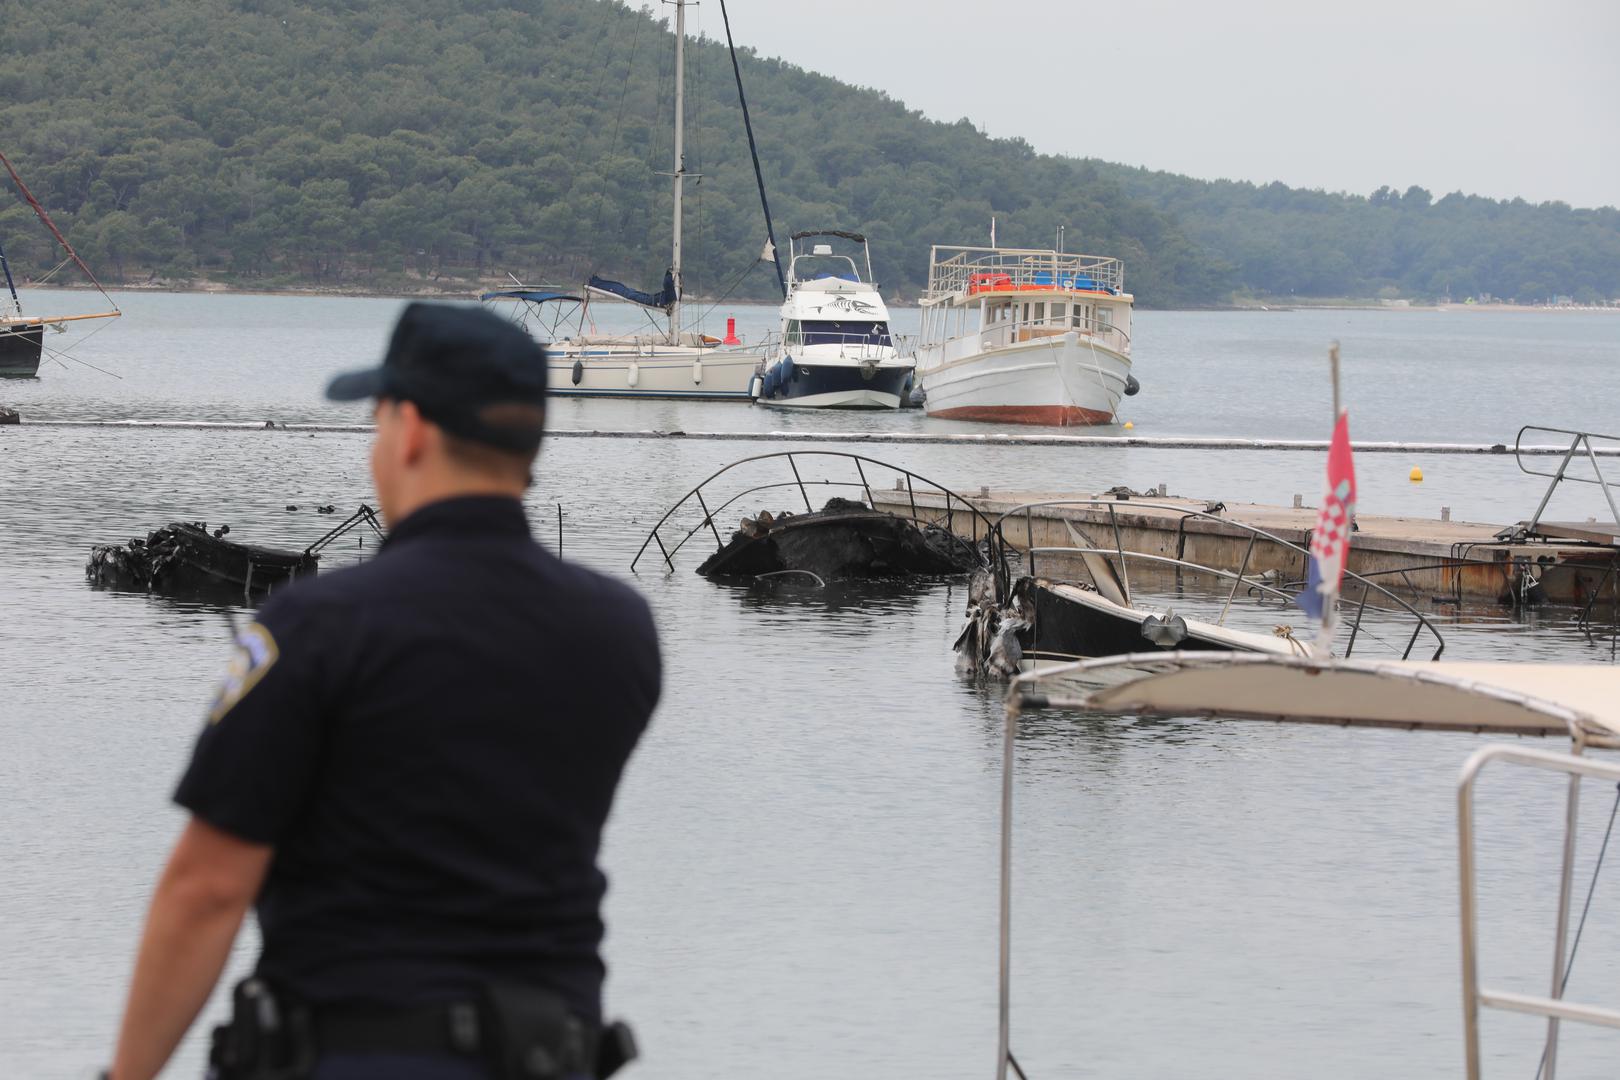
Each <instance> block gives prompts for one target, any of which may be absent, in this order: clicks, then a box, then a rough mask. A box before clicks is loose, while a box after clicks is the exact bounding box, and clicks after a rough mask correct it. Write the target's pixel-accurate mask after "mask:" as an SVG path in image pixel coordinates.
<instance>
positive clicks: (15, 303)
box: [0, 247, 22, 316]
mask: <svg viewBox="0 0 1620 1080" xmlns="http://www.w3.org/2000/svg"><path fill="white" fill-rule="evenodd" d="M0 270H3V271H5V274H6V288H7V289H10V290H11V306H12V307H14V308H16V309H17V314H18V315H19V316H20V315H22V300H21V299H20V298H19V297H18V296H17V283H16V282H14V281H12V280H11V264H10V263H9V262H7V261H6V249H5V248H3V247H0Z"/></svg>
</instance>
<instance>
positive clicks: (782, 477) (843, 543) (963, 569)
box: [630, 450, 990, 585]
mask: <svg viewBox="0 0 1620 1080" xmlns="http://www.w3.org/2000/svg"><path fill="white" fill-rule="evenodd" d="M890 480H892V481H893V485H894V490H896V491H909V492H913V493H926V494H927V495H929V496H932V498H931V499H929V500H927V501H929V502H937V501H939V500H940V499H941V498H943V500H944V503H945V509H944V510H943V511H941V510H937V509H931V508H928V507H919V506H918V504H917V502H916V500H915V498H913V499H912V500H910V506H911V513H905V512H903V511H901V512H895V511H891V510H876V509H873V499H872V486H873V484H878V485H880V486H881V485H883V484H885V483H887V482H889V481H890ZM812 489H830V490H832V491H837V492H839V493H840V494H834V495H831V497H829V498H827V499H826V501H825V502H823V503H822V505H821V507H820V509H817V508H816V505H815V500H814V499H813V498H812V495H811V492H812ZM784 490H786V491H787V492H789V493H790V497H793V498H794V499H795V501H796V502H799V503H802V504H803V507H804V509H803V512H797V511H788V510H782V511H777V512H772V511H770V510H765V511H761V512H757V513H756V514H754V515H753V516H740V524H739V526H738V527H737V528H736V529H735V530H733V531H731V532H730V534H729V536H727V535H724V534H723V533H722V531H721V526H720V525H719V524H718V521H719V520H721V519H722V516H729V515H730V514H731V513H733V512H737V513H739V514H741V508H740V507H738V504H739V503H742V502H743V501H744V500H747V499H750V498H751V497H758V496H760V495H761V493H769V494H770V495H778V496H779V495H780V493H781V492H783V491H784ZM745 505H748V504H745ZM952 513H956V514H958V515H961V514H964V513H966V514H968V515H970V516H972V515H978V511H977V510H974V509H973V507H972V504H970V503H969V502H968V501H967V500H965V499H963V498H962V497H961V496H960V495H957V494H955V493H954V492H952V491H950V490H948V489H946V488H943V487H941V486H939V485H938V484H935V483H933V482H932V481H929V480H926V479H924V478H923V477H920V476H918V475H916V474H915V473H912V472H910V471H908V470H906V469H903V468H900V467H899V466H896V465H890V464H888V463H886V462H881V461H877V460H875V459H873V458H868V457H863V456H861V455H859V454H849V453H841V452H837V451H825V450H810V451H799V450H795V451H782V452H779V453H774V454H762V455H759V456H757V457H749V458H743V459H742V460H741V461H737V462H733V463H732V464H731V465H728V466H726V467H725V468H724V469H721V470H720V471H719V472H717V473H715V474H714V475H712V476H710V477H709V478H708V479H707V480H705V481H703V483H701V484H699V485H698V486H697V487H695V488H693V489H692V490H691V491H689V492H688V493H687V494H686V495H685V496H684V497H682V498H681V500H680V501H679V502H677V503H676V504H675V505H674V506H672V507H671V508H670V509H669V510H668V511H667V512H666V513H665V514H664V516H663V517H662V518H660V519H659V521H658V524H656V525H655V526H653V528H652V530H651V531H650V532H649V533H648V534H647V538H646V539H645V540H644V541H642V544H641V548H640V550H638V551H637V552H636V557H635V559H634V560H632V561H631V564H630V569H631V570H632V571H634V570H636V568H637V567H638V565H639V564H640V563H641V560H642V559H643V558H644V557H646V556H647V554H648V549H649V548H652V547H654V546H656V548H657V552H658V555H659V556H660V557H661V560H662V562H663V563H664V565H665V568H666V569H668V570H674V569H675V557H676V556H677V555H678V554H679V553H680V552H681V550H682V549H683V548H684V547H685V546H686V544H687V542H688V541H690V540H692V539H693V538H694V537H699V536H701V537H703V538H704V539H703V541H700V542H703V543H705V546H706V541H708V540H711V539H712V541H713V543H714V549H713V550H712V551H711V552H710V554H709V555H708V557H707V558H705V559H704V560H703V562H702V563H701V564H700V565H699V566H698V567H697V568H696V570H697V573H699V574H701V575H702V576H704V577H706V578H710V579H714V580H732V581H736V580H750V581H758V580H762V579H769V578H776V577H784V578H798V579H802V581H803V582H804V583H806V584H812V585H826V584H828V583H829V582H834V581H851V580H862V579H883V578H906V577H942V576H949V575H959V574H967V573H971V572H972V571H974V570H977V569H981V568H983V567H984V566H985V565H986V558H987V556H986V553H985V548H984V546H983V544H982V543H980V542H979V537H981V536H986V535H988V532H989V528H990V521H989V519H987V518H984V517H983V516H982V515H978V523H979V524H980V525H982V526H983V528H982V529H979V530H976V535H974V536H973V537H963V536H961V535H959V534H958V533H955V532H952V531H951V530H950V529H949V528H947V527H945V525H944V524H942V522H948V521H949V518H950V515H951V514H952ZM936 519H938V520H936Z"/></svg>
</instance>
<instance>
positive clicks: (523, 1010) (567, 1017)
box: [484, 985, 596, 1080]
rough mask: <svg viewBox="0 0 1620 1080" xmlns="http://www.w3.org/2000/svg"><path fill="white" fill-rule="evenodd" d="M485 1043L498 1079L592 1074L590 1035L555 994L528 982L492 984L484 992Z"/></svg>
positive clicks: (550, 1078) (530, 1079)
mask: <svg viewBox="0 0 1620 1080" xmlns="http://www.w3.org/2000/svg"><path fill="white" fill-rule="evenodd" d="M484 999H485V1008H486V1012H487V1020H488V1023H489V1025H490V1027H492V1028H493V1029H494V1031H493V1034H494V1036H495V1037H494V1038H493V1039H490V1040H489V1043H488V1045H490V1046H491V1047H493V1048H494V1049H495V1055H496V1060H495V1061H493V1062H491V1064H492V1065H493V1066H494V1067H495V1070H496V1071H495V1075H496V1076H497V1077H498V1078H499V1080H561V1078H562V1077H565V1076H567V1075H569V1074H570V1073H580V1074H584V1075H586V1076H591V1075H593V1074H594V1073H595V1058H596V1053H595V1049H596V1048H595V1047H594V1046H592V1045H591V1041H592V1040H593V1038H594V1036H593V1035H592V1033H591V1032H590V1031H589V1030H588V1028H587V1027H586V1025H585V1023H584V1022H583V1021H582V1020H580V1019H579V1017H577V1016H575V1015H574V1014H573V1013H572V1012H570V1011H569V1009H568V1005H567V1003H566V1002H564V1001H563V999H562V998H561V997H559V996H558V995H556V994H554V993H551V992H549V991H546V990H541V989H538V988H536V987H532V986H510V985H492V986H488V987H486V988H485V991H484Z"/></svg>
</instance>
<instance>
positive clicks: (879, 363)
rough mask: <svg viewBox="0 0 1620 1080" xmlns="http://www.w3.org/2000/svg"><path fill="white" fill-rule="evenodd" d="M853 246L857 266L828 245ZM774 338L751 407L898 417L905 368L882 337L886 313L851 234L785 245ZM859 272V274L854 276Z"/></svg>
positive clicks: (867, 250) (814, 236)
mask: <svg viewBox="0 0 1620 1080" xmlns="http://www.w3.org/2000/svg"><path fill="white" fill-rule="evenodd" d="M835 239H836V240H843V241H846V242H848V243H850V244H856V245H859V249H860V255H861V262H860V263H857V262H856V260H855V259H854V258H853V257H852V256H850V255H845V254H834V253H833V245H832V244H831V243H812V244H811V246H810V249H809V250H808V251H805V250H804V249H803V247H802V246H801V245H802V244H803V243H804V242H805V241H816V240H828V241H831V240H835ZM788 245H789V246H788V253H789V259H788V274H787V298H786V299H785V300H783V301H782V332H781V336H780V337H779V338H777V339H775V340H773V341H772V342H771V344H770V345H769V346H768V347H767V350H766V357H765V369H764V374H763V376H762V378H761V385H760V387H759V397H758V400H759V402H760V403H761V404H765V405H778V406H783V407H789V408H798V409H898V408H900V406H901V405H902V404H903V403H904V402H905V399H906V397H907V396H908V395H909V394H910V393H911V381H912V368H913V361H912V359H911V358H910V357H908V356H901V355H900V352H899V350H898V349H896V348H895V343H894V338H893V337H892V336H891V335H890V333H889V309H888V307H887V306H885V305H884V303H883V297H882V296H881V295H879V293H878V289H877V285H876V284H875V283H874V282H873V279H872V251H871V247H870V245H869V244H868V243H867V241H866V237H864V236H862V235H860V234H859V233H851V232H838V231H836V230H822V231H813V232H798V233H794V234H793V235H792V236H791V237H790V238H789V240H788ZM863 265H864V267H865V271H864V274H863V272H862V266H863Z"/></svg>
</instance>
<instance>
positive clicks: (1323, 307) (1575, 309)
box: [19, 280, 1620, 315]
mask: <svg viewBox="0 0 1620 1080" xmlns="http://www.w3.org/2000/svg"><path fill="white" fill-rule="evenodd" d="M511 287H515V286H511V285H509V284H503V283H501V282H490V283H486V284H483V285H478V286H473V287H471V288H469V289H461V288H439V287H435V286H422V287H420V288H415V289H409V290H407V289H379V288H371V287H367V286H358V285H356V286H347V285H287V286H281V287H273V288H272V287H265V288H254V287H244V286H241V285H231V284H227V283H225V282H221V281H208V280H201V281H192V282H188V283H187V284H185V285H173V284H163V285H158V284H144V283H143V284H136V285H114V286H109V287H108V290H107V291H108V292H130V293H174V294H181V295H208V296H302V297H311V298H333V297H335V298H342V299H361V300H425V299H428V300H431V299H438V300H455V299H461V300H466V301H467V302H469V303H472V302H476V301H477V294H478V293H481V292H485V291H488V290H490V289H495V288H511ZM535 287H536V288H539V286H535ZM19 288H21V289H27V290H31V291H38V292H64V293H73V292H95V291H96V290H95V288H94V287H92V286H90V285H75V284H61V285H34V284H31V283H28V282H19ZM683 299H684V300H685V302H686V303H689V304H693V305H715V304H718V303H721V302H723V300H724V299H733V298H730V297H727V298H719V299H717V298H715V297H709V296H689V297H685V298H683ZM604 302H606V301H604ZM734 302H735V303H736V304H737V305H739V306H749V307H775V306H777V305H778V303H779V301H777V300H774V299H769V298H767V299H763V300H750V299H747V298H735V300H734ZM888 306H889V307H890V308H908V309H917V308H920V307H921V305H920V304H919V303H917V302H916V301H913V300H891V301H889V302H888ZM1137 310H1138V311H1177V312H1188V311H1208V312H1247V313H1256V314H1261V313H1263V314H1279V315H1283V314H1293V313H1297V312H1301V311H1400V312H1448V313H1449V312H1464V311H1466V312H1509V313H1511V312H1519V313H1524V312H1538V313H1540V312H1547V313H1553V312H1556V313H1560V314H1563V313H1594V312H1595V313H1604V314H1620V304H1611V305H1601V304H1559V305H1553V304H1504V303H1496V302H1492V303H1489V304H1464V303H1457V302H1452V303H1449V304H1440V303H1434V304H1425V303H1419V302H1411V301H1408V302H1395V303H1382V302H1379V301H1375V300H1373V301H1369V300H1351V299H1332V300H1323V301H1320V302H1314V301H1311V300H1294V301H1287V300H1278V301H1277V302H1275V303H1269V304H1268V303H1262V302H1260V301H1249V302H1244V303H1232V304H1204V305H1199V306H1196V307H1162V308H1161V307H1147V306H1138V307H1137Z"/></svg>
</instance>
